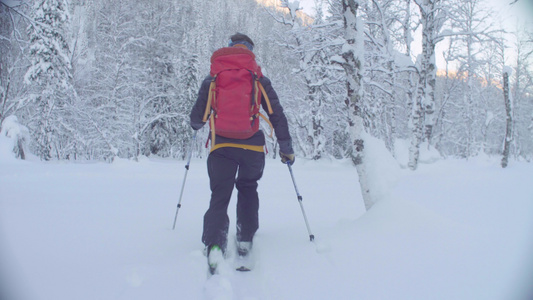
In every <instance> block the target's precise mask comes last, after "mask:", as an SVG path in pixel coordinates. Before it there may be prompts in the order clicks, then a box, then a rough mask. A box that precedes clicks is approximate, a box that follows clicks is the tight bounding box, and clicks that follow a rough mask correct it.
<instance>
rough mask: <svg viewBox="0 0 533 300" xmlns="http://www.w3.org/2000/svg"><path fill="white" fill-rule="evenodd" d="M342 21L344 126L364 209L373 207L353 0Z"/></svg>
mask: <svg viewBox="0 0 533 300" xmlns="http://www.w3.org/2000/svg"><path fill="white" fill-rule="evenodd" d="M342 7H343V20H344V34H345V35H344V39H345V44H344V46H343V52H342V57H343V58H344V61H343V63H342V67H343V69H344V71H345V72H346V89H347V95H346V100H345V102H346V105H347V106H348V108H349V110H350V117H349V120H348V124H349V126H350V139H351V141H352V148H351V157H352V161H353V164H354V165H355V168H356V169H357V175H358V176H359V184H360V186H361V193H362V196H363V201H364V203H365V208H366V209H367V210H368V209H370V208H371V207H372V205H373V204H374V199H372V197H371V193H370V192H371V191H370V187H369V184H368V177H367V172H366V164H365V156H364V148H365V141H364V124H363V116H362V110H361V100H362V99H363V97H362V94H363V88H362V84H363V82H362V77H363V75H362V70H361V68H362V65H363V63H362V56H363V42H364V41H363V38H362V35H361V30H363V29H362V28H359V26H358V24H357V9H358V8H359V3H358V2H357V1H354V0H343V2H342Z"/></svg>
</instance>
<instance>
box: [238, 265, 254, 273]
mask: <svg viewBox="0 0 533 300" xmlns="http://www.w3.org/2000/svg"><path fill="white" fill-rule="evenodd" d="M235 270H236V271H239V272H250V271H251V270H252V269H250V268H248V267H245V266H240V267H238V268H236V269H235Z"/></svg>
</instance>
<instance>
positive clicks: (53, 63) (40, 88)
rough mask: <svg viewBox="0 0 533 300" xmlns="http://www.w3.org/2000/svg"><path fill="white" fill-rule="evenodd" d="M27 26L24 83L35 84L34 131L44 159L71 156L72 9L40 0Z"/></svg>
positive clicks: (56, 1)
mask: <svg viewBox="0 0 533 300" xmlns="http://www.w3.org/2000/svg"><path fill="white" fill-rule="evenodd" d="M31 16H32V19H33V20H34V22H32V23H31V25H30V26H29V28H28V32H29V37H30V59H31V65H30V68H29V69H28V71H27V72H26V75H25V82H26V83H27V84H28V85H32V87H33V88H34V89H33V96H32V97H33V100H34V101H35V102H36V103H37V109H36V118H35V120H36V121H35V123H33V124H32V125H31V126H32V128H35V129H36V130H33V131H34V134H36V136H37V138H36V140H37V152H38V154H39V156H40V157H41V159H44V160H50V159H51V158H52V157H53V156H55V157H56V158H57V159H62V158H70V157H71V154H73V152H72V150H73V148H72V145H73V143H75V141H73V140H74V137H73V127H72V126H73V122H72V111H71V104H72V103H73V101H75V99H74V98H75V91H74V89H73V87H72V82H71V79H72V76H71V64H70V56H69V55H70V51H69V45H68V41H67V39H66V37H67V29H68V27H67V26H68V21H69V12H68V7H67V3H66V2H65V1H63V0H50V1H44V0H38V1H35V2H34V4H33V9H32V14H31Z"/></svg>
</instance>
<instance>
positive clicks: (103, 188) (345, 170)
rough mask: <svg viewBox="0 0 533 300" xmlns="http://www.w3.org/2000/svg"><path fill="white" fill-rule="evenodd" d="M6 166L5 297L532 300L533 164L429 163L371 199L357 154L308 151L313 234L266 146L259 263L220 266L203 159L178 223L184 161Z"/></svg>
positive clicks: (2, 224)
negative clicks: (212, 267)
mask: <svg viewBox="0 0 533 300" xmlns="http://www.w3.org/2000/svg"><path fill="white" fill-rule="evenodd" d="M0 165H1V167H0V245H1V246H0V251H1V252H0V282H1V284H0V290H3V291H4V292H3V293H4V295H2V299H16V296H18V297H19V298H20V299H30V300H32V299H35V300H49V299H52V300H63V299H65V300H72V299H76V300H84V299H87V300H95V299H128V300H132V299H159V300H164V299H469V300H471V299H483V300H487V299H494V300H504V299H505V300H506V299H517V300H518V299H533V293H531V291H532V290H533V289H532V287H533V284H532V282H533V280H532V278H533V272H532V270H533V184H532V181H533V180H532V179H533V164H527V163H521V162H514V161H513V162H511V163H510V166H509V167H508V168H507V169H501V168H500V167H499V163H498V160H497V159H489V158H478V159H471V160H469V161H465V160H440V161H437V162H434V163H432V164H422V165H420V168H419V170H417V171H416V172H411V171H407V170H402V171H400V173H399V174H398V176H399V178H398V180H397V181H396V184H395V185H394V186H389V187H388V188H390V189H391V193H389V196H387V197H385V198H384V199H382V200H381V201H380V202H378V203H377V204H376V205H375V206H374V207H373V208H372V209H371V210H370V211H368V212H366V213H365V211H364V206H363V201H362V199H361V196H360V195H361V193H360V191H359V185H358V183H357V178H356V176H357V173H356V171H355V168H354V167H353V166H351V164H350V163H349V162H347V161H325V160H324V161H320V162H313V161H305V160H302V159H299V160H297V161H296V164H295V165H294V167H293V171H294V175H295V178H296V181H297V184H298V188H299V190H300V193H301V194H302V196H303V204H304V207H305V211H306V213H307V217H308V219H309V224H310V226H311V230H312V233H313V234H314V235H315V236H316V240H315V243H312V242H310V241H309V236H308V232H307V229H306V226H305V222H304V219H303V216H302V213H301V210H300V207H299V205H298V201H297V197H296V193H295V190H294V187H293V184H292V181H291V178H290V174H289V172H288V170H287V167H286V166H285V165H283V164H281V163H280V162H279V161H278V160H267V165H266V169H265V174H264V177H263V179H262V180H261V181H260V197H261V209H260V229H259V231H258V233H257V235H256V239H255V244H254V250H255V252H254V255H255V263H256V265H255V269H254V270H253V271H252V272H248V273H239V272H236V271H233V270H232V269H231V260H232V259H233V258H234V255H233V254H232V251H231V250H232V249H231V248H230V249H229V250H230V255H229V257H228V259H227V260H228V266H226V268H225V269H224V268H223V269H222V271H221V274H220V275H215V276H213V277H210V278H208V276H207V265H206V259H205V257H204V256H203V252H202V250H203V245H202V243H201V241H200V236H201V230H202V218H203V213H204V212H205V210H206V208H207V205H208V200H209V195H210V192H209V190H208V177H207V172H206V166H205V160H201V159H193V161H192V163H191V167H190V171H189V172H188V177H187V182H186V187H185V192H184V195H183V201H182V207H181V209H180V211H179V215H178V218H177V223H176V229H175V230H172V223H173V220H174V213H175V211H176V204H177V201H178V196H179V192H180V187H181V182H182V180H183V176H184V173H185V168H184V165H185V163H184V162H183V161H175V160H162V159H144V160H142V161H140V162H137V163H136V162H130V161H125V160H118V161H115V162H114V163H112V164H105V163H87V164H80V163H43V162H39V161H35V160H34V161H18V160H17V161H15V160H12V159H7V158H6V157H5V156H3V157H2V156H1V155H0ZM384 175H385V174H384ZM387 175H389V174H387ZM234 196H235V195H234ZM234 204H235V199H233V200H232V206H231V208H230V218H231V220H232V224H234V221H235V214H234V210H235V206H234ZM234 234H235V231H234V229H233V227H232V231H231V232H230V239H231V238H232V237H233V235H234ZM230 246H231V243H230ZM6 290H10V291H11V294H10V295H8V296H6V294H5V293H6Z"/></svg>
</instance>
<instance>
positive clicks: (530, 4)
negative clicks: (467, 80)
mask: <svg viewBox="0 0 533 300" xmlns="http://www.w3.org/2000/svg"><path fill="white" fill-rule="evenodd" d="M299 1H300V7H302V8H303V11H304V12H305V13H307V14H308V15H311V16H312V15H314V13H315V10H314V6H315V0H299ZM484 1H486V3H487V4H489V5H490V6H491V7H492V8H493V9H494V12H495V19H496V22H495V25H497V26H500V24H501V26H502V27H504V28H505V29H506V30H507V31H509V32H513V31H516V29H517V28H523V26H524V23H525V22H529V24H528V26H529V27H530V28H533V0H518V2H517V3H515V4H514V5H509V4H510V3H511V2H513V1H514V0H484ZM415 44H416V41H415ZM441 44H442V43H441ZM439 46H441V47H443V45H439ZM413 47H414V48H415V49H416V48H417V45H413ZM438 48H439V47H438ZM439 52H442V50H441V49H437V65H439V67H443V59H442V55H441V53H439ZM512 56H513V54H512V53H509V55H508V57H512ZM510 60H512V59H510ZM508 63H510V64H511V65H512V62H508Z"/></svg>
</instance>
